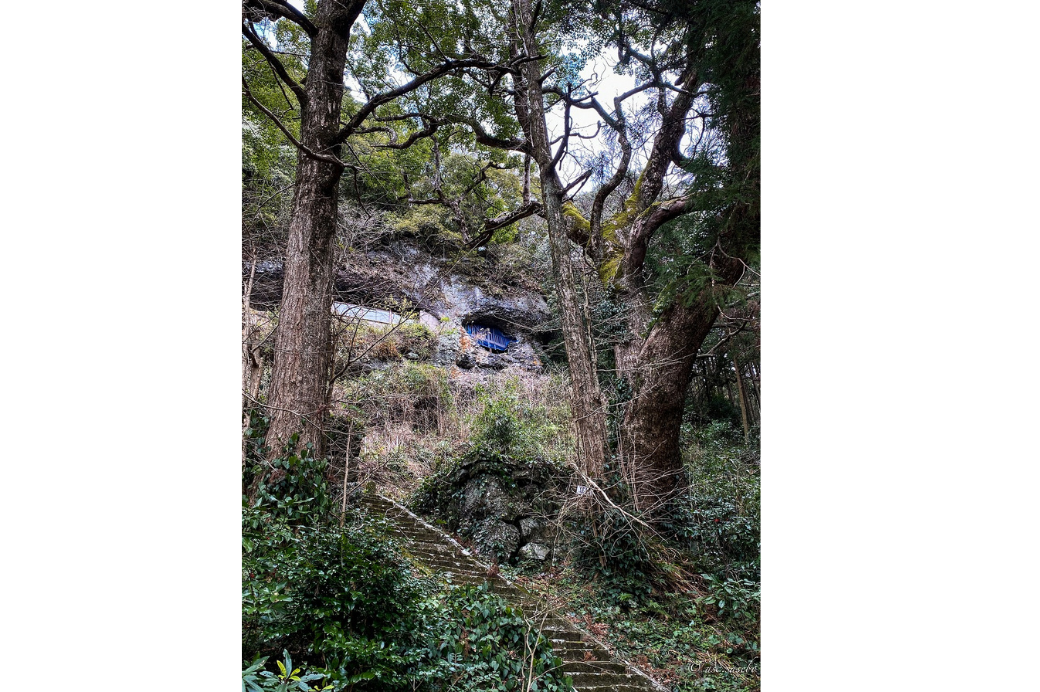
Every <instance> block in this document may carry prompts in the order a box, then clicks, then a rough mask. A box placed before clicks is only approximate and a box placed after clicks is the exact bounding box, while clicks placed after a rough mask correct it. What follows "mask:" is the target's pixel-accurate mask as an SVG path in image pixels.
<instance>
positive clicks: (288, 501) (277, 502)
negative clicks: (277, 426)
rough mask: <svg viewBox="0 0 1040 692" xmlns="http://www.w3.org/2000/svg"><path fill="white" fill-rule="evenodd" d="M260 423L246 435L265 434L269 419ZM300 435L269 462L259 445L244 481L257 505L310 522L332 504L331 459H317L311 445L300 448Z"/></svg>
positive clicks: (294, 437) (287, 516) (281, 514)
mask: <svg viewBox="0 0 1040 692" xmlns="http://www.w3.org/2000/svg"><path fill="white" fill-rule="evenodd" d="M258 423H259V424H260V425H259V426H258V428H256V429H254V428H252V427H250V428H249V429H247V430H246V434H247V437H248V436H255V435H258V434H259V435H262V434H263V433H260V432H259V430H260V429H262V430H264V431H266V423H267V421H266V419H262V420H261V421H258ZM260 439H261V440H262V439H263V438H262V437H260ZM299 439H300V436H299V434H294V435H293V436H292V437H290V438H289V441H288V442H287V443H286V445H285V448H284V449H283V450H282V454H281V455H279V456H278V457H276V458H275V459H272V460H271V461H270V463H268V462H266V461H263V451H264V450H263V446H262V444H258V445H256V451H255V454H254V456H253V465H252V466H251V467H249V468H247V470H246V478H245V479H244V484H245V485H246V486H247V487H248V488H249V489H250V494H251V495H252V497H253V498H254V500H253V506H254V507H264V508H265V511H267V512H269V513H270V514H272V515H277V516H280V517H284V518H285V519H287V520H290V521H296V522H309V521H311V520H314V519H317V518H320V517H323V516H325V515H326V514H327V513H328V511H329V508H330V506H331V499H330V496H329V491H328V483H327V482H326V480H325V469H326V468H328V465H329V462H328V459H315V458H314V454H313V449H312V447H311V445H310V444H309V443H308V444H307V445H306V446H305V447H302V448H301V447H300V445H299Z"/></svg>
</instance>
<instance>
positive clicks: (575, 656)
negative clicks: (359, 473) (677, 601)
mask: <svg viewBox="0 0 1040 692" xmlns="http://www.w3.org/2000/svg"><path fill="white" fill-rule="evenodd" d="M357 498H358V499H357V501H358V503H359V504H360V505H361V506H363V507H365V508H367V509H368V511H369V512H370V513H372V514H376V515H381V516H385V517H386V518H387V519H388V520H389V521H390V523H391V532H392V533H394V534H396V535H398V536H400V537H401V538H403V539H404V540H405V541H407V545H406V550H407V551H408V553H409V554H410V555H411V557H412V558H413V559H414V560H415V561H416V562H417V563H419V564H421V565H424V566H426V567H428V568H429V569H430V570H431V571H432V572H433V573H434V574H436V575H438V576H440V577H441V578H442V579H443V580H444V581H445V582H449V583H453V584H482V583H484V582H485V581H487V582H489V584H490V586H491V589H492V590H493V591H494V592H495V593H498V594H500V595H501V596H502V597H503V598H505V599H506V600H508V601H510V602H511V603H513V604H514V605H518V606H520V608H521V609H522V610H523V613H524V616H525V617H526V618H527V619H528V620H530V621H531V622H533V623H536V624H538V625H539V629H540V630H541V632H542V634H544V635H545V637H546V638H547V639H549V640H550V641H551V642H552V647H553V651H554V652H555V653H556V654H557V655H558V656H559V657H560V658H562V659H563V671H564V672H565V673H567V674H568V675H570V676H571V679H572V680H573V682H574V688H575V689H576V690H580V691H582V692H607V691H608V690H612V691H615V692H648V691H654V692H664V691H665V688H664V687H662V686H660V685H658V684H657V683H655V682H654V681H653V680H651V679H650V678H649V677H647V676H646V674H644V673H643V672H642V671H639V670H637V669H636V668H633V667H630V666H626V665H625V664H623V663H620V662H618V661H616V660H614V659H612V658H611V656H610V654H609V653H608V652H607V650H606V649H605V648H604V647H603V646H602V645H601V644H599V643H598V642H597V641H596V640H595V638H594V637H592V636H591V635H589V634H588V633H587V632H584V631H582V630H581V629H579V628H578V627H576V626H575V625H574V624H572V623H571V622H570V621H568V620H566V619H565V618H563V617H561V616H559V615H556V614H555V613H552V612H550V611H548V610H547V609H546V607H545V604H544V603H543V602H541V601H540V599H538V598H537V597H536V596H535V595H533V594H531V593H530V592H528V591H527V590H525V589H523V588H521V587H519V586H517V585H515V584H513V583H511V582H510V581H508V580H506V579H504V578H503V577H501V576H499V575H497V574H495V573H493V572H492V571H491V570H490V569H489V566H488V565H486V564H484V563H482V562H480V561H478V560H477V559H476V558H475V557H474V556H473V555H472V553H471V552H470V551H469V550H466V549H465V548H463V547H462V545H460V544H459V543H458V542H457V541H455V540H454V539H453V538H451V537H450V536H448V535H447V534H446V533H444V532H443V531H441V530H440V529H438V528H436V527H434V526H432V525H430V524H428V523H426V522H425V521H423V520H422V519H420V518H419V517H417V516H416V515H415V514H413V513H412V512H410V511H409V510H408V509H406V508H405V507H402V506H401V505H399V504H397V503H395V502H393V501H391V500H388V499H386V498H384V497H381V496H379V495H377V494H375V493H372V492H368V493H364V494H361V495H359V496H357Z"/></svg>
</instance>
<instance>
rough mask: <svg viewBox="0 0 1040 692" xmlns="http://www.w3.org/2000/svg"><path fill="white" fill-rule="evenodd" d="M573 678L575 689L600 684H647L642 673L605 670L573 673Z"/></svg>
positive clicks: (634, 685) (642, 685) (638, 685)
mask: <svg viewBox="0 0 1040 692" xmlns="http://www.w3.org/2000/svg"><path fill="white" fill-rule="evenodd" d="M571 679H572V680H574V687H575V689H578V688H581V687H591V686H598V685H611V686H616V685H628V686H630V687H639V688H644V686H645V684H646V679H645V678H643V677H642V676H640V675H632V674H631V673H608V672H605V671H603V672H595V673H571Z"/></svg>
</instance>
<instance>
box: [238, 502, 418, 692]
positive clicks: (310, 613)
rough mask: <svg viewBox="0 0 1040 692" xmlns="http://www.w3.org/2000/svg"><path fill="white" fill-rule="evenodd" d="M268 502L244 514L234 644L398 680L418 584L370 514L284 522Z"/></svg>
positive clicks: (335, 670)
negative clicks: (340, 522)
mask: <svg viewBox="0 0 1040 692" xmlns="http://www.w3.org/2000/svg"><path fill="white" fill-rule="evenodd" d="M269 509H270V508H269V507H265V506H262V505H261V506H259V507H250V508H247V509H246V511H245V514H244V525H243V549H244V550H243V559H242V565H243V594H242V602H243V623H242V631H243V649H244V652H243V653H244V654H246V656H247V658H249V657H250V656H255V655H261V654H271V653H274V652H276V651H279V650H281V649H283V648H284V649H288V650H289V652H291V653H292V654H293V655H295V656H296V657H297V658H299V659H300V660H303V661H309V662H310V663H311V664H312V665H313V664H315V663H317V662H318V660H319V659H320V660H322V661H323V662H324V667H325V668H327V669H329V671H330V672H328V677H329V678H330V680H332V681H333V682H336V683H337V684H338V683H340V682H344V681H349V680H352V679H353V678H355V677H357V676H359V675H360V676H370V679H371V681H372V682H371V683H370V684H369V686H368V689H393V688H394V687H395V686H396V685H398V684H403V680H404V678H403V677H402V676H403V675H406V674H407V672H408V670H409V669H410V668H413V667H414V666H415V664H416V663H417V662H418V660H419V653H418V650H417V646H418V644H419V642H418V640H416V638H415V628H414V626H413V625H414V618H413V617H412V612H413V606H414V604H415V603H416V602H417V601H418V600H419V598H420V597H421V596H423V595H424V593H425V591H426V589H427V587H426V586H425V585H424V584H423V583H422V582H421V581H419V580H418V579H417V578H415V577H413V576H412V575H411V574H410V573H409V571H408V566H407V563H405V562H404V561H403V560H402V559H401V558H400V557H399V556H398V555H397V553H396V552H395V551H394V549H393V545H392V543H391V542H390V541H389V540H388V539H387V538H386V537H385V536H384V535H382V532H381V530H380V526H379V524H378V522H374V521H373V520H371V519H368V518H366V517H364V516H363V515H356V516H355V517H353V518H352V521H351V522H349V523H348V524H347V525H346V526H344V527H343V528H342V529H339V528H333V527H327V526H320V525H319V526H292V525H290V524H289V523H288V521H287V520H286V518H285V517H283V516H281V515H280V514H278V513H274V512H270V511H269ZM358 679H363V678H358ZM356 681H357V680H354V682H356Z"/></svg>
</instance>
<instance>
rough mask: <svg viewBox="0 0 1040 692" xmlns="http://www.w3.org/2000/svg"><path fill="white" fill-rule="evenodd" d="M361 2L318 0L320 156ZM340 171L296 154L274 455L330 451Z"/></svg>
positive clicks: (306, 127) (326, 149)
mask: <svg viewBox="0 0 1040 692" xmlns="http://www.w3.org/2000/svg"><path fill="white" fill-rule="evenodd" d="M363 4H364V3H363V2H358V1H355V2H349V3H340V2H334V1H330V0H326V1H324V2H320V3H319V4H318V12H317V16H316V18H315V21H314V24H315V26H316V27H317V33H316V34H315V36H314V37H313V38H312V39H311V55H310V63H309V66H308V70H307V82H306V85H305V89H306V94H307V100H306V102H305V103H302V104H301V108H300V111H301V113H300V142H301V144H303V146H304V147H307V148H309V149H310V150H311V151H314V152H317V153H319V154H328V153H333V154H337V155H338V153H339V147H338V146H336V145H335V144H334V141H333V140H334V137H335V135H336V134H337V132H338V130H339V125H340V122H339V120H340V108H341V105H342V100H343V69H344V66H345V65H346V57H347V44H348V41H349V38H350V27H351V25H352V24H353V23H354V20H355V19H356V18H357V14H358V13H359V12H360V9H361V6H362V5H363ZM342 172H343V168H342V167H341V166H339V165H337V164H335V163H332V162H329V161H324V160H317V159H315V158H313V157H311V156H309V155H307V154H306V153H305V152H304V151H302V150H301V151H299V153H298V155H297V172H296V190H295V194H294V195H293V206H292V217H291V221H290V223H289V243H288V247H287V248H286V256H285V276H284V288H283V292H282V303H281V307H280V310H279V314H278V330H277V333H276V335H275V342H274V362H273V366H272V371H271V390H270V391H271V394H270V396H269V398H268V402H267V404H268V407H269V409H270V420H271V423H270V428H269V429H268V432H267V439H266V442H267V446H268V449H269V451H270V454H271V455H277V454H278V453H279V452H280V451H281V449H282V447H283V446H284V445H285V443H286V442H287V441H288V439H289V438H290V436H291V435H293V434H294V433H297V432H298V433H300V443H302V444H306V443H310V444H312V445H313V446H314V453H315V456H319V457H320V456H323V455H324V453H325V440H324V435H323V427H324V425H323V424H324V417H325V414H326V411H327V408H328V400H327V380H328V377H329V364H330V361H331V358H330V356H331V354H330V350H331V321H332V316H331V315H332V285H333V253H332V237H333V235H334V233H335V229H336V213H337V199H338V193H339V181H340V177H341V175H342Z"/></svg>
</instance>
